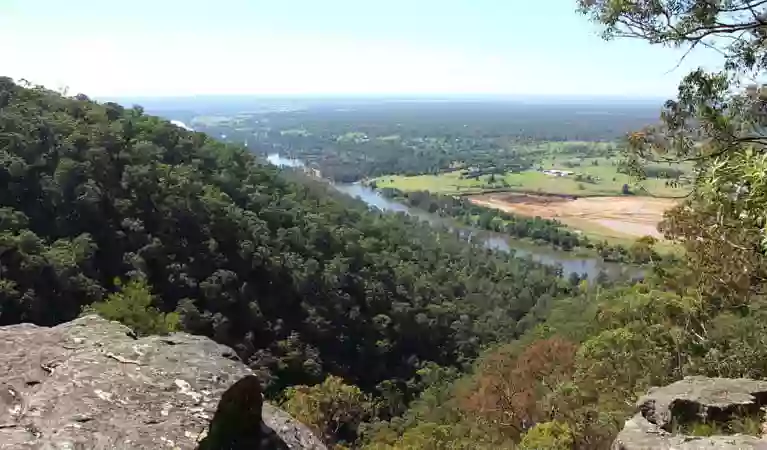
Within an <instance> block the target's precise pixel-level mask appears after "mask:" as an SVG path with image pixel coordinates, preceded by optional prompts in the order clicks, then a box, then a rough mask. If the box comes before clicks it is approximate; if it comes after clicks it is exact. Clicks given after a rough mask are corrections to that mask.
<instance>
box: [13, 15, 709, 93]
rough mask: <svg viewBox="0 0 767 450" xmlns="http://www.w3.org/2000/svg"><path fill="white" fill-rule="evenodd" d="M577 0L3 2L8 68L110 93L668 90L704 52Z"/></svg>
mask: <svg viewBox="0 0 767 450" xmlns="http://www.w3.org/2000/svg"><path fill="white" fill-rule="evenodd" d="M575 3H576V0H538V1H533V0H385V1H384V0H130V1H114V0H66V1H65V0H0V42H1V43H2V52H1V53H0V76H10V77H12V78H15V79H19V78H25V79H27V80H29V81H31V82H33V83H35V84H42V85H45V86H47V87H48V88H51V89H62V88H67V89H68V91H69V92H70V93H72V92H82V93H86V94H87V95H90V96H93V97H99V96H102V97H103V96H120V97H127V96H143V97H146V96H150V97H151V96H187V95H244V94H253V95H264V94H268V95H318V94H320V95H370V94H374V95H384V96H386V95H437V96H438V95H464V94H470V95H471V94H491V95H494V94H502V95H520V94H524V95H547V96H562V95H570V96H625V97H653V98H656V97H668V96H673V94H674V93H675V92H676V86H677V84H678V82H679V80H680V79H681V78H682V77H683V76H684V75H685V74H686V73H687V72H689V71H690V70H691V69H694V68H696V67H699V66H702V67H706V68H716V67H717V66H716V64H717V63H718V61H717V58H715V57H713V55H711V54H707V53H704V52H698V53H694V54H691V55H690V56H688V57H687V58H686V59H685V60H684V61H683V63H682V64H681V65H680V66H679V67H678V68H676V69H675V66H676V65H677V63H678V61H679V59H680V57H681V55H682V53H683V52H682V51H680V50H675V49H666V48H660V47H657V46H650V45H649V44H646V43H643V42H640V41H633V40H619V41H611V42H604V41H602V39H601V38H600V37H599V29H598V27H597V26H596V25H595V24H593V23H590V22H589V21H588V20H587V19H586V18H585V17H583V16H581V15H579V14H578V13H576V11H575Z"/></svg>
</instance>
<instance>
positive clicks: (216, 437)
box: [197, 375, 289, 450]
mask: <svg viewBox="0 0 767 450" xmlns="http://www.w3.org/2000/svg"><path fill="white" fill-rule="evenodd" d="M262 407H263V397H262V393H261V383H260V381H259V380H258V378H257V377H255V376H254V375H248V376H246V377H244V378H242V379H241V380H239V381H238V382H236V383H235V384H233V385H232V387H230V388H229V389H227V390H226V392H224V394H223V395H222V396H221V401H220V402H219V404H218V409H217V410H216V414H215V416H213V420H212V421H211V423H210V427H209V429H208V435H207V436H206V437H205V438H204V439H203V440H202V441H201V442H200V445H199V446H198V447H197V450H251V449H254V450H255V449H263V450H267V449H268V450H271V449H274V450H282V449H285V450H287V449H289V447H288V445H287V444H285V442H284V441H283V440H282V439H281V438H280V437H279V436H278V435H277V434H276V433H275V432H274V430H272V429H271V428H269V427H268V426H266V424H264V422H263V420H262V417H261V408H262Z"/></svg>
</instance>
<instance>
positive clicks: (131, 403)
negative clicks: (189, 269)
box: [0, 315, 325, 450]
mask: <svg viewBox="0 0 767 450" xmlns="http://www.w3.org/2000/svg"><path fill="white" fill-rule="evenodd" d="M232 356H233V352H232V350H231V349H230V348H228V347H226V346H223V345H220V344H217V343H215V342H213V341H212V340H210V339H208V338H205V337H200V336H192V335H188V334H183V333H174V334H172V335H170V336H149V337H144V338H140V339H136V337H135V335H134V334H133V333H132V332H131V330H130V329H128V328H127V327H125V326H123V325H121V324H119V323H116V322H110V321H107V320H105V319H102V318H100V317H98V316H95V315H90V316H85V317H81V318H78V319H76V320H74V321H72V322H67V323H64V324H61V325H58V326H55V327H51V328H46V327H38V326H35V325H30V324H21V325H12V326H6V327H0V449H73V450H74V449H89V450H90V449H116V448H119V449H142V450H143V449H162V448H167V449H196V448H198V446H199V447H200V448H203V449H204V450H218V449H221V450H223V449H224V448H226V449H232V450H235V449H239V448H248V449H251V448H262V449H267V448H268V449H272V448H274V449H281V448H287V449H318V450H319V449H325V446H324V445H323V444H322V443H321V442H320V441H319V440H318V439H317V438H316V437H315V436H314V435H313V434H312V433H311V432H310V431H309V429H308V428H307V427H305V426H304V425H302V424H300V423H298V422H297V421H295V420H294V419H293V418H292V417H290V416H289V415H288V414H287V413H285V412H284V411H282V410H280V409H278V408H275V407H273V406H272V405H269V404H267V403H264V402H263V401H262V397H261V391H260V385H259V383H258V380H257V379H256V377H255V376H254V375H253V373H252V372H251V371H250V370H249V369H248V368H247V367H246V366H245V365H244V364H242V363H241V362H239V361H238V360H237V359H236V358H233V357H232ZM227 392H229V393H228V394H227ZM222 397H223V398H224V399H227V398H229V399H236V401H234V402H229V403H226V402H224V404H223V405H220V403H221V402H220V400H221V399H222ZM222 410H223V411H225V412H226V414H224V416H226V417H229V418H231V417H233V416H234V417H238V418H239V419H238V421H237V422H236V423H235V425H238V426H231V425H232V424H231V423H230V426H228V427H227V426H225V427H223V428H222V427H220V426H216V423H217V421H216V420H215V419H214V417H216V416H217V415H220V414H221V411H222ZM218 423H220V421H219V422H218ZM212 435H215V436H213V437H215V439H211V436H212ZM254 438H255V439H256V440H255V441H254V440H253V439H254ZM254 442H256V445H255V446H254V445H253V443H254ZM243 445H247V446H243Z"/></svg>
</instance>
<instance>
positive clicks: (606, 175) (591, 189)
mask: <svg viewBox="0 0 767 450" xmlns="http://www.w3.org/2000/svg"><path fill="white" fill-rule="evenodd" d="M543 167H544V168H551V167H552V166H546V165H544V166H543ZM560 167H561V166H560ZM564 170H572V171H573V172H577V173H583V174H586V175H591V176H592V177H599V181H597V182H594V183H590V182H587V181H577V180H576V179H575V177H574V176H572V175H571V176H567V177H555V176H551V175H548V174H545V173H543V172H538V171H525V172H516V173H506V175H504V176H500V175H495V176H494V179H495V182H491V178H490V177H491V176H490V175H483V176H481V177H480V178H478V179H476V178H471V179H465V178H461V172H460V171H456V172H450V173H444V174H440V175H418V176H413V177H407V176H400V175H387V176H383V177H379V178H376V179H375V180H374V181H375V183H376V185H377V186H378V187H379V188H385V187H390V188H396V189H399V190H401V191H429V192H433V193H439V194H448V195H454V194H477V193H482V192H486V191H491V190H501V189H505V190H509V191H517V192H532V193H541V194H564V195H576V196H614V195H622V194H623V185H624V184H628V185H629V186H631V189H632V191H633V192H634V193H635V194H637V195H646V193H645V192H643V191H642V190H639V189H636V186H633V185H632V183H633V181H632V179H631V177H629V176H628V175H626V174H622V173H618V172H617V171H616V167H614V166H609V165H600V166H591V165H583V166H582V167H574V168H564ZM504 181H505V184H504V183H503V182H504ZM641 186H642V187H643V188H644V189H646V190H647V191H648V192H649V193H650V194H651V195H654V196H659V197H666V196H679V195H684V194H686V193H687V190H686V189H684V188H673V187H669V186H666V184H665V180H661V179H655V178H653V179H648V180H645V181H643V182H642V183H641Z"/></svg>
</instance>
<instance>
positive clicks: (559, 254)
mask: <svg viewBox="0 0 767 450" xmlns="http://www.w3.org/2000/svg"><path fill="white" fill-rule="evenodd" d="M267 160H268V161H269V163H271V164H273V165H275V166H279V167H292V168H299V167H303V166H304V164H303V162H302V161H300V160H298V159H293V158H286V157H283V156H281V155H278V154H271V155H268V156H267ZM330 184H331V186H333V188H335V189H336V190H337V191H339V192H342V193H344V194H346V195H349V196H351V197H357V198H359V199H360V200H362V201H364V202H365V203H367V204H368V205H369V206H372V207H375V208H378V209H380V210H381V211H391V212H400V213H405V214H407V215H410V216H413V217H417V218H419V219H421V220H424V221H427V222H429V223H431V224H432V225H434V226H446V227H448V228H450V229H452V230H453V231H456V232H458V233H459V234H460V235H461V236H462V237H463V238H465V239H467V240H468V241H474V242H476V241H479V242H481V243H482V245H484V246H485V247H486V248H489V249H493V250H498V251H503V252H512V251H513V252H514V254H515V255H516V256H519V257H523V258H524V257H529V258H531V259H532V260H533V261H537V262H539V263H541V264H546V265H549V266H561V267H562V274H563V275H564V276H570V274H572V273H576V274H578V276H581V277H583V276H586V277H588V278H589V279H592V280H593V279H594V278H596V277H597V276H598V275H599V273H600V272H605V274H606V275H607V276H608V277H609V278H611V279H615V278H622V277H630V278H640V277H641V276H642V274H643V271H642V270H641V268H638V267H634V266H629V265H625V264H618V263H610V262H605V261H603V260H602V259H601V258H598V257H592V256H578V255H577V254H575V253H571V252H565V251H560V250H555V249H553V248H551V247H544V246H539V245H535V244H532V243H527V242H524V241H520V240H518V239H513V238H511V237H509V236H508V235H504V234H500V233H493V232H490V231H486V230H480V229H478V228H474V227H470V226H467V225H463V224H458V223H456V222H455V221H453V220H450V219H449V218H445V217H442V216H439V215H437V214H430V213H427V212H425V211H422V210H418V209H415V208H411V207H409V206H407V205H405V204H402V203H399V202H397V201H394V200H392V199H389V198H386V197H384V196H383V195H381V194H380V193H379V192H377V191H375V190H374V189H371V188H369V187H367V186H363V185H362V184H359V183H353V184H341V183H330Z"/></svg>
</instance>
